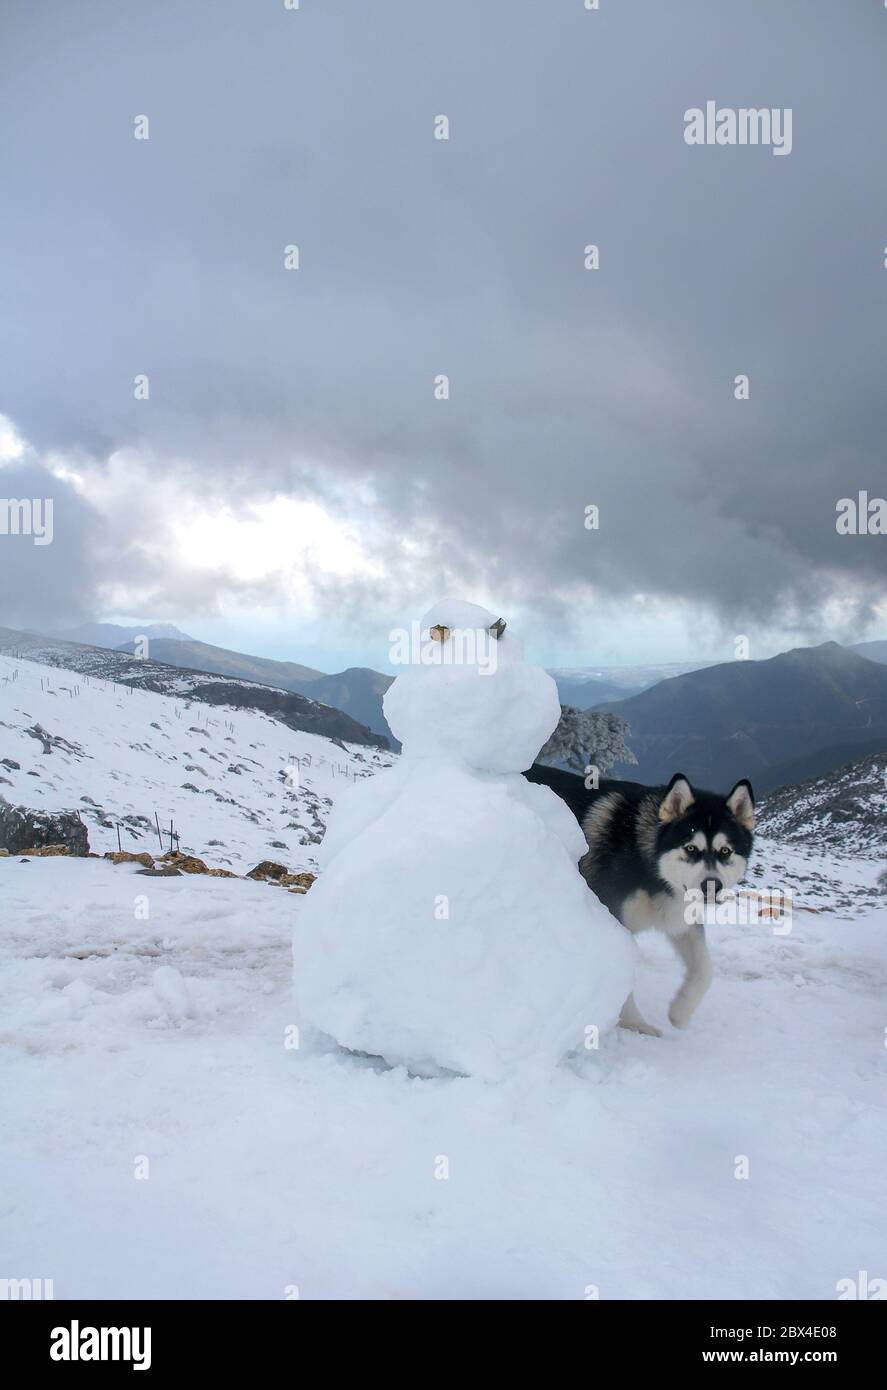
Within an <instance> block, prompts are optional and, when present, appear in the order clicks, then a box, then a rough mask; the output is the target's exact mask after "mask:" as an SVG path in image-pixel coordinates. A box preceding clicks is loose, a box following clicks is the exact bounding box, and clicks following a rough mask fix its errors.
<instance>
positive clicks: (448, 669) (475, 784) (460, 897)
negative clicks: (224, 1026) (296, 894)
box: [293, 600, 632, 1080]
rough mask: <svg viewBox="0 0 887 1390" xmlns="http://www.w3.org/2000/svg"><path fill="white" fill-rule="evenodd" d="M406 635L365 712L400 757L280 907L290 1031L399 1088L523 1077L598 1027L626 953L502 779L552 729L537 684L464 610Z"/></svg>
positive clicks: (540, 676) (569, 852)
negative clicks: (393, 740) (376, 1062)
mask: <svg viewBox="0 0 887 1390" xmlns="http://www.w3.org/2000/svg"><path fill="white" fill-rule="evenodd" d="M414 633H415V635H416V636H417V637H419V643H418V647H417V648H416V644H413V646H414V650H412V651H411V653H410V655H411V660H410V662H409V664H408V665H407V666H406V667H405V669H404V671H403V673H402V674H401V675H399V676H398V677H397V679H396V680H395V681H394V683H393V684H392V685H391V687H390V688H389V690H388V692H387V694H386V696H385V701H384V710H385V717H386V719H387V720H388V723H389V724H390V726H391V728H392V730H393V731H394V733H395V735H396V736H397V738H399V739H400V740H401V742H402V744H403V753H402V755H401V757H400V758H399V760H398V762H397V765H396V766H395V767H393V768H390V769H387V770H385V771H383V772H379V773H377V774H376V775H375V776H373V777H371V778H368V779H366V780H364V781H362V782H359V783H357V784H356V785H355V786H353V787H352V788H350V789H349V790H348V791H347V792H345V794H344V795H343V796H342V797H341V798H340V799H339V800H338V801H337V802H336V805H335V808H334V810H333V813H332V815H331V816H330V821H329V827H328V829H327V832H326V835H325V837H324V840H323V843H322V846H321V872H320V875H319V877H318V880H317V882H316V883H315V884H314V885H313V887H312V889H311V892H310V894H308V895H307V897H305V898H303V899H301V900H300V902H299V909H298V912H299V915H298V920H297V925H296V930H295V935H294V942H293V958H294V984H295V992H296V1000H297V1007H298V1014H299V1019H300V1022H301V1023H302V1025H303V1027H305V1028H307V1029H308V1031H309V1033H311V1032H313V1033H314V1034H320V1035H324V1036H325V1037H326V1038H328V1039H333V1040H335V1042H337V1043H338V1044H340V1045H341V1046H343V1047H345V1048H348V1049H350V1050H353V1051H356V1052H362V1053H370V1054H372V1055H375V1056H380V1057H383V1058H384V1059H385V1060H386V1061H387V1062H389V1063H391V1064H394V1065H399V1064H402V1065H405V1066H407V1067H408V1068H409V1069H410V1070H411V1071H413V1072H416V1073H419V1074H424V1075H435V1074H440V1073H441V1071H452V1072H457V1073H461V1074H468V1075H475V1076H480V1077H484V1078H487V1079H489V1080H499V1079H502V1078H504V1077H507V1076H510V1075H513V1074H515V1073H516V1072H519V1071H521V1070H523V1071H526V1070H527V1069H528V1068H534V1069H536V1070H537V1071H538V1069H539V1068H547V1067H551V1066H554V1065H555V1064H556V1063H557V1062H558V1061H559V1060H560V1059H561V1058H562V1057H563V1056H564V1055H565V1054H566V1053H568V1052H570V1051H571V1050H572V1049H574V1048H579V1049H581V1048H583V1047H594V1046H596V1045H597V1039H598V1037H599V1036H600V1034H601V1033H603V1032H604V1031H605V1030H606V1029H608V1028H610V1027H611V1026H612V1025H613V1024H614V1023H615V1022H616V1020H617V1018H618V1015H619V1010H620V1007H621V1005H622V1004H623V1002H624V1000H625V999H626V998H627V996H628V995H629V993H630V991H631V974H632V948H631V944H630V938H629V935H628V933H627V932H626V931H625V929H624V928H623V927H622V926H620V925H619V923H618V922H616V920H615V919H614V918H613V917H612V916H611V915H610V913H609V912H608V911H607V910H606V908H604V907H603V906H602V904H601V903H600V902H599V901H598V899H597V898H596V897H595V896H594V895H593V893H592V892H591V891H590V889H589V888H588V887H587V885H586V883H585V881H584V880H583V878H582V877H581V875H580V874H579V871H578V868H577V863H578V860H579V859H580V858H581V857H582V855H583V854H584V852H585V849H586V845H585V838H584V836H583V834H582V831H581V830H580V828H579V826H578V824H577V822H576V820H575V818H574V817H573V815H572V814H571V812H570V811H569V809H568V808H567V806H566V805H565V804H564V802H562V801H561V800H560V799H559V798H558V797H557V796H556V795H555V794H554V792H552V791H550V790H549V788H548V787H542V786H536V785H534V784H532V783H530V782H528V781H527V780H526V779H525V778H524V777H522V776H521V771H522V769H524V768H527V767H529V766H530V765H531V763H532V762H533V759H534V758H535V756H536V754H537V753H538V751H539V749H540V748H541V747H542V745H543V744H544V743H545V742H546V740H547V739H548V737H549V735H550V734H551V732H552V730H553V729H554V728H555V726H556V725H557V722H558V719H559V717H560V703H559V700H558V693H557V687H556V685H555V683H554V681H553V680H552V678H551V677H550V676H549V675H547V673H546V672H545V671H543V670H542V669H541V668H540V667H537V666H531V665H529V664H528V663H527V662H525V661H524V659H523V650H522V647H521V644H520V643H519V642H518V641H517V639H516V638H515V637H514V636H513V634H512V633H511V631H510V630H509V629H507V627H506V624H505V623H504V622H503V621H502V620H501V619H499V618H498V617H497V615H496V614H494V613H490V612H488V611H487V610H486V609H484V608H480V607H478V606H477V605H476V604H472V603H466V602H463V601H461V600H450V601H447V602H442V603H440V604H436V605H435V606H434V607H433V608H432V609H431V610H430V612H428V613H427V614H426V615H425V617H424V619H423V620H422V623H421V625H416V624H414Z"/></svg>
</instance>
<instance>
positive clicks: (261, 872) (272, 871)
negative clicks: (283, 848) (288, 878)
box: [246, 859, 289, 883]
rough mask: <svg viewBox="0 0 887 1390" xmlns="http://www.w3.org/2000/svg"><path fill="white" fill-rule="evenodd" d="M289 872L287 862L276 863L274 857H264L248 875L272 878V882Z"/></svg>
mask: <svg viewBox="0 0 887 1390" xmlns="http://www.w3.org/2000/svg"><path fill="white" fill-rule="evenodd" d="M288 872H289V870H288V869H287V867H286V865H285V864H275V863H274V861H273V860H272V859H263V860H262V862H261V863H260V864H257V865H256V866H255V868H254V869H250V871H249V873H248V874H247V875H246V876H247V878H256V879H270V880H271V881H272V883H276V882H277V881H278V880H279V879H281V878H282V877H283V876H284V874H286V873H288Z"/></svg>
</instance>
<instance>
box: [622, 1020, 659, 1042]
mask: <svg viewBox="0 0 887 1390" xmlns="http://www.w3.org/2000/svg"><path fill="white" fill-rule="evenodd" d="M619 1027H620V1028H626V1029H627V1030H628V1032H629V1033H642V1034H643V1035H644V1037H646V1038H661V1037H662V1029H661V1028H654V1027H653V1024H652V1023H647V1021H646V1019H641V1020H640V1021H639V1022H633V1023H624V1022H623V1021H622V1019H620V1020H619Z"/></svg>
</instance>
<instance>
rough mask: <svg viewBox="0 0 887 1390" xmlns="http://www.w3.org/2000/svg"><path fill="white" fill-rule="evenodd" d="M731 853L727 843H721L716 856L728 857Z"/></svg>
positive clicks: (720, 857)
mask: <svg viewBox="0 0 887 1390" xmlns="http://www.w3.org/2000/svg"><path fill="white" fill-rule="evenodd" d="M732 853H733V851H732V849H731V848H730V846H729V845H721V848H720V849H719V850H718V858H719V859H729V858H730V856H731V855H732Z"/></svg>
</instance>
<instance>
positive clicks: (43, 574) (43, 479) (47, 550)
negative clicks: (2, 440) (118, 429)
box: [0, 460, 101, 628]
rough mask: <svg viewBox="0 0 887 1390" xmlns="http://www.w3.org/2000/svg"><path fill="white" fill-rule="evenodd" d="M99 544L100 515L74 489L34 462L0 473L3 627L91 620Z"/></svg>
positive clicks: (0, 611) (0, 610)
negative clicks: (98, 517) (97, 515)
mask: <svg viewBox="0 0 887 1390" xmlns="http://www.w3.org/2000/svg"><path fill="white" fill-rule="evenodd" d="M100 546H101V535H100V526H99V524H98V519H97V517H96V515H95V513H94V511H93V510H92V508H91V507H90V506H89V505H88V504H87V503H85V502H84V501H83V499H82V498H81V497H79V496H78V495H77V493H76V492H75V491H74V490H73V489H72V488H71V486H70V485H69V484H68V483H66V482H63V481H62V480H60V479H59V478H55V477H53V475H52V474H51V473H49V472H48V471H47V470H46V469H45V468H43V467H41V465H40V464H39V463H36V462H33V461H30V462H29V461H25V460H23V461H21V462H18V463H16V464H15V465H14V466H10V467H6V468H0V626H3V627H17V628H30V627H36V626H38V625H39V624H40V623H41V622H44V621H46V620H47V619H48V620H49V621H53V622H54V621H58V622H60V623H71V624H72V625H73V624H75V623H78V622H82V621H83V620H84V619H85V618H89V617H90V616H91V614H92V613H93V611H94V609H95V605H96V599H97V594H96V580H97V575H98V573H99V571H100V568H101V566H100V564H99V563H98V556H99V549H100ZM55 615H57V617H56V616H55Z"/></svg>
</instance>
